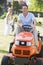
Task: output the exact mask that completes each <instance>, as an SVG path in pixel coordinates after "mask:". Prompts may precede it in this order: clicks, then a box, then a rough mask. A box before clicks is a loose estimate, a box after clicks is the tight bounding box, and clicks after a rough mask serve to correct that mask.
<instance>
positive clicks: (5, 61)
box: [1, 56, 9, 65]
mask: <svg viewBox="0 0 43 65" xmlns="http://www.w3.org/2000/svg"><path fill="white" fill-rule="evenodd" d="M8 60H9V57H7V56H4V57H3V58H2V61H1V65H9V64H8Z"/></svg>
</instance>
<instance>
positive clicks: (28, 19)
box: [18, 12, 35, 26]
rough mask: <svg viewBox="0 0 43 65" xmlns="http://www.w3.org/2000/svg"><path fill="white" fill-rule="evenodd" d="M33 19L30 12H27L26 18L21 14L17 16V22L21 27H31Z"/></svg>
mask: <svg viewBox="0 0 43 65" xmlns="http://www.w3.org/2000/svg"><path fill="white" fill-rule="evenodd" d="M34 19H35V16H34V15H33V14H32V13H30V12H28V14H27V16H26V17H24V15H23V13H21V14H19V16H18V21H21V23H22V24H23V25H31V26H32V25H33V22H34Z"/></svg>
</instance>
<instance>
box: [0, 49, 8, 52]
mask: <svg viewBox="0 0 43 65" xmlns="http://www.w3.org/2000/svg"><path fill="white" fill-rule="evenodd" d="M0 53H8V51H6V50H0Z"/></svg>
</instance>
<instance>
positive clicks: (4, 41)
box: [0, 20, 13, 64]
mask: <svg viewBox="0 0 43 65" xmlns="http://www.w3.org/2000/svg"><path fill="white" fill-rule="evenodd" d="M10 34H11V35H8V36H7V35H6V36H5V35H4V22H3V20H0V64H1V59H2V57H3V56H4V55H5V54H6V53H8V51H9V45H10V42H11V41H12V39H13V34H12V33H11V32H10Z"/></svg>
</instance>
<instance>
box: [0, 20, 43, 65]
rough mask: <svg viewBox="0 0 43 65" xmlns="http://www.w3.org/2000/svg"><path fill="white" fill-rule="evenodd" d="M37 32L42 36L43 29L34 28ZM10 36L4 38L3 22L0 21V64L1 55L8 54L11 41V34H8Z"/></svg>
mask: <svg viewBox="0 0 43 65" xmlns="http://www.w3.org/2000/svg"><path fill="white" fill-rule="evenodd" d="M36 28H37V30H39V31H40V33H41V35H43V27H36ZM10 34H11V35H8V36H5V35H4V22H3V20H0V64H1V59H2V57H3V55H5V54H6V53H8V50H9V45H10V42H11V41H12V39H13V34H12V33H11V32H10Z"/></svg>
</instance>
